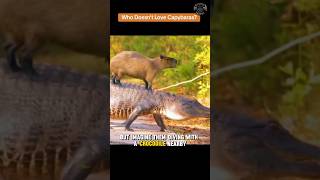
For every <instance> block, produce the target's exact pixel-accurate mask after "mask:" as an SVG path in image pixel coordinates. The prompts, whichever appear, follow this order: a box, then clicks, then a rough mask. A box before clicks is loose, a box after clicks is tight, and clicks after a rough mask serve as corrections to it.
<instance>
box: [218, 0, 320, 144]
mask: <svg viewBox="0 0 320 180" xmlns="http://www.w3.org/2000/svg"><path fill="white" fill-rule="evenodd" d="M214 12H215V18H214V27H213V32H214V39H215V41H216V45H215V46H214V51H215V60H214V62H216V63H215V64H214V66H215V67H216V68H219V67H223V66H226V65H230V64H234V63H238V62H242V61H247V60H251V59H255V58H258V57H261V56H263V55H265V54H266V53H268V52H270V51H271V50H273V49H276V48H278V47H279V46H281V45H283V44H285V43H287V42H289V41H292V40H294V39H296V38H298V37H301V36H304V35H307V34H310V33H312V32H316V31H320V1H318V0H260V1H252V0H242V1H234V0H225V1H222V0H218V1H217V2H216V6H215V11H214ZM319 57H320V38H317V39H315V40H312V41H310V42H307V43H304V44H301V45H298V46H296V47H294V48H292V49H290V50H288V51H286V52H284V53H281V54H279V55H278V56H276V57H274V58H272V59H270V60H269V61H268V62H267V63H265V64H262V65H259V66H252V67H249V68H245V69H240V70H235V71H231V72H229V73H226V74H223V75H222V76H221V78H220V79H219V78H218V79H217V81H220V83H223V82H224V84H226V82H227V83H228V85H227V86H216V88H217V91H215V92H216V93H217V94H216V99H217V100H218V101H226V102H227V103H228V102H231V101H232V102H241V103H240V105H242V106H243V105H249V106H251V107H254V108H253V109H256V110H257V111H259V110H264V111H266V112H268V113H269V114H270V115H272V116H274V117H276V118H277V119H279V120H280V122H281V123H282V124H283V125H285V126H286V127H287V128H289V129H290V130H291V131H292V132H293V133H294V134H296V135H298V136H300V137H301V138H304V139H306V140H308V141H311V142H313V143H318V144H320V140H319V139H320V132H319V128H320V108H319V107H320V93H319V91H320V61H319ZM228 86H229V87H228ZM228 89H235V90H233V91H231V92H230V91H228ZM227 91H228V92H227ZM228 93H229V95H228ZM225 97H234V99H230V98H229V99H227V98H225ZM237 98H238V99H241V100H235V99H237Z"/></svg>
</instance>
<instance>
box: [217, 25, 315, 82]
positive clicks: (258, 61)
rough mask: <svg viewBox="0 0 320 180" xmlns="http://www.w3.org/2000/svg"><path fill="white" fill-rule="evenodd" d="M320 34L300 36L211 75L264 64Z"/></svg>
mask: <svg viewBox="0 0 320 180" xmlns="http://www.w3.org/2000/svg"><path fill="white" fill-rule="evenodd" d="M319 36H320V31H318V32H315V33H312V34H309V35H306V36H303V37H300V38H298V39H296V40H293V41H290V42H289V43H287V44H285V45H283V46H281V47H279V48H277V49H275V50H273V51H271V52H269V53H268V54H266V55H264V56H262V57H260V58H258V59H254V60H249V61H244V62H241V63H236V64H231V65H229V66H226V67H223V68H219V69H217V70H216V71H214V70H213V72H212V73H211V76H213V77H217V76H219V75H221V74H223V73H225V72H227V71H231V70H235V69H241V68H245V67H249V66H254V65H258V64H262V63H264V62H266V61H267V60H269V59H271V58H272V57H274V56H276V55H278V54H280V53H282V52H284V51H286V50H288V49H290V48H292V47H294V46H296V45H298V44H302V43H305V42H307V41H310V40H311V39H314V38H317V37H319Z"/></svg>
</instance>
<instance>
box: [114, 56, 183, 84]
mask: <svg viewBox="0 0 320 180" xmlns="http://www.w3.org/2000/svg"><path fill="white" fill-rule="evenodd" d="M176 66H177V60H176V59H174V58H170V57H166V56H163V55H160V56H159V57H155V58H148V57H146V56H144V55H141V54H140V53H138V52H135V51H123V52H120V53H119V54H117V55H116V56H114V57H113V58H112V59H111V64H110V70H111V72H112V80H113V83H120V79H121V78H122V77H123V76H125V75H127V76H131V77H134V78H138V79H142V80H143V81H144V82H145V85H146V89H151V87H152V81H153V79H154V78H155V77H156V75H157V74H158V73H159V72H160V71H161V70H163V69H165V68H175V67H176Z"/></svg>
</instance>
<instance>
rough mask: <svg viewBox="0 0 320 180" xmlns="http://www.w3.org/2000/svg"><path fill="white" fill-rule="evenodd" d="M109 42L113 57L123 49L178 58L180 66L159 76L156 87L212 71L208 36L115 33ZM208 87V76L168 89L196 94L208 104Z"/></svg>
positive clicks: (153, 55) (190, 94)
mask: <svg viewBox="0 0 320 180" xmlns="http://www.w3.org/2000/svg"><path fill="white" fill-rule="evenodd" d="M110 41H111V50H110V53H111V54H110V56H111V58H112V57H113V56H114V55H115V54H117V53H119V52H121V51H125V50H130V51H137V52H139V53H141V54H143V55H145V56H148V57H156V56H159V55H160V54H163V55H166V56H169V57H173V58H175V59H177V60H178V66H177V68H175V69H166V70H164V71H163V72H162V73H161V74H159V75H158V76H157V77H156V79H155V81H154V85H153V86H154V88H162V87H166V86H169V85H172V84H176V83H179V82H182V81H186V80H190V79H192V78H194V77H196V76H198V75H200V74H202V73H205V72H208V71H210V37H209V36H112V37H111V40H110ZM138 82H140V81H138ZM140 83H142V82H140ZM209 89H210V76H209V75H206V76H203V77H202V78H199V79H198V80H196V81H193V82H191V83H187V84H183V85H180V86H177V87H174V88H171V89H168V91H172V92H178V93H181V94H185V95H189V96H196V97H197V98H200V99H203V100H204V101H206V103H208V102H209V99H210V92H209V91H210V90H209Z"/></svg>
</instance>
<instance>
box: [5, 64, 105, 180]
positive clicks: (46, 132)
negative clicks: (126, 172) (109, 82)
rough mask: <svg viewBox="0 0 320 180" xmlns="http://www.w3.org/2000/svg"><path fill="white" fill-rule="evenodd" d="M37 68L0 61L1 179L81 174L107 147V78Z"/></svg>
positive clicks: (70, 179) (41, 179) (42, 179)
mask: <svg viewBox="0 0 320 180" xmlns="http://www.w3.org/2000/svg"><path fill="white" fill-rule="evenodd" d="M36 68H37V69H39V72H41V74H42V75H43V78H42V79H41V80H38V81H32V80H30V78H28V77H27V76H26V75H25V74H23V73H12V72H11V71H10V70H9V67H8V66H7V65H4V64H1V65H0V82H1V86H0V179H1V180H20V179H24V180H31V179H37V180H49V179H50V180H55V179H66V180H67V179H68V180H73V179H77V180H78V179H79V180H81V179H85V178H86V177H87V175H88V174H89V173H90V171H91V170H92V169H93V168H94V167H95V166H97V164H99V162H100V161H103V160H104V159H106V152H107V150H108V149H107V141H108V139H107V138H108V136H107V134H108V129H107V125H106V123H107V118H106V108H105V107H106V106H107V101H106V99H107V95H106V92H107V90H106V78H105V77H99V76H97V75H81V74H79V73H76V72H71V71H68V70H65V69H63V68H54V67H52V66H49V65H41V66H36Z"/></svg>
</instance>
